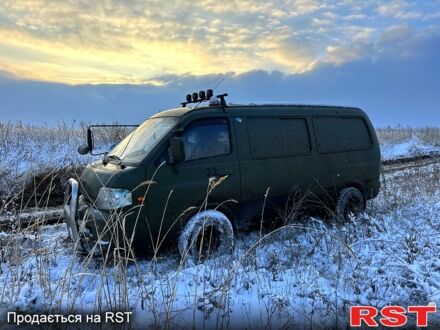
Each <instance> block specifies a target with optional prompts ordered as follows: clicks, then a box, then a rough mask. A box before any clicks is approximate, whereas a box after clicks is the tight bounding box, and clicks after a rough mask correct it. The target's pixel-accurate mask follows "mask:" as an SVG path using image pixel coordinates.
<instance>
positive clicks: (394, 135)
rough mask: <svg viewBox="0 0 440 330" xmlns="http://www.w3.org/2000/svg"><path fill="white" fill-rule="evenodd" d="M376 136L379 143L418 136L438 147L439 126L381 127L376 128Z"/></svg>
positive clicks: (399, 140) (402, 140)
mask: <svg viewBox="0 0 440 330" xmlns="http://www.w3.org/2000/svg"><path fill="white" fill-rule="evenodd" d="M376 134H377V138H378V139H379V143H380V144H381V145H385V144H391V145H393V144H399V143H402V142H406V141H408V140H410V139H411V138H413V137H415V138H418V139H419V140H420V141H421V142H424V143H427V144H430V145H432V146H436V147H440V127H420V128H412V127H403V126H396V127H391V126H388V127H383V128H376Z"/></svg>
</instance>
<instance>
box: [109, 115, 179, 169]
mask: <svg viewBox="0 0 440 330" xmlns="http://www.w3.org/2000/svg"><path fill="white" fill-rule="evenodd" d="M177 121H178V119H177V118H176V117H162V118H151V119H148V120H147V121H145V122H144V123H143V124H142V125H141V126H139V127H138V128H137V129H135V130H134V131H133V132H131V133H130V134H129V135H128V136H127V137H126V138H125V139H123V140H122V141H121V142H119V143H118V144H117V145H116V146H115V147H114V148H113V149H112V150H111V151H110V152H109V153H108V155H107V157H108V158H110V159H111V158H120V160H121V161H124V162H128V163H138V162H140V161H141V160H142V159H143V158H144V157H145V156H146V155H147V154H148V153H149V152H150V151H151V150H152V149H153V148H154V147H155V146H156V145H157V144H158V143H159V142H160V141H161V140H162V138H163V137H164V136H165V135H166V134H167V133H168V132H169V131H171V129H172V128H173V127H174V126H175V125H176V123H177Z"/></svg>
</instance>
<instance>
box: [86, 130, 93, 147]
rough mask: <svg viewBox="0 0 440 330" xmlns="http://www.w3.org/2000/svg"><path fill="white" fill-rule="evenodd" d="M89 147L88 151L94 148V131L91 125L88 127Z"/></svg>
mask: <svg viewBox="0 0 440 330" xmlns="http://www.w3.org/2000/svg"><path fill="white" fill-rule="evenodd" d="M87 148H89V151H88V152H91V151H92V150H93V133H92V130H91V128H90V127H88V128H87Z"/></svg>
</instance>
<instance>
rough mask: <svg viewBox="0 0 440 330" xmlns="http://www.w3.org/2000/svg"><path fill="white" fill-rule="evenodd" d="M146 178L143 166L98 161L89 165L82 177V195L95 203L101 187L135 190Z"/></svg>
mask: <svg viewBox="0 0 440 330" xmlns="http://www.w3.org/2000/svg"><path fill="white" fill-rule="evenodd" d="M144 178H145V168H144V167H143V166H125V167H121V166H119V165H116V164H112V163H107V164H106V165H104V164H103V163H102V162H101V161H97V162H94V163H91V164H89V165H87V167H86V168H85V169H84V171H83V173H82V174H81V177H80V189H81V194H82V195H83V196H84V198H85V199H86V200H88V201H89V202H91V203H94V201H95V200H96V198H97V197H98V192H99V189H100V188H101V187H109V188H119V189H128V190H130V191H131V190H133V189H134V188H135V187H136V186H137V185H139V183H141V182H142V181H143V180H144Z"/></svg>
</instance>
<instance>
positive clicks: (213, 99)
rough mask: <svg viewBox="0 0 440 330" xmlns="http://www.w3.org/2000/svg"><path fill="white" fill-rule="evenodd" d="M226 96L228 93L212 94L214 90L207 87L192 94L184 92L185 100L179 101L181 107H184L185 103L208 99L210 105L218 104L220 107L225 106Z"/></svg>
mask: <svg viewBox="0 0 440 330" xmlns="http://www.w3.org/2000/svg"><path fill="white" fill-rule="evenodd" d="M226 96H228V93H224V94H219V95H216V96H214V92H213V90H212V89H208V90H207V91H206V92H205V91H200V92H198V93H197V92H195V93H192V94H186V97H185V98H186V101H185V102H182V103H180V104H181V105H182V107H183V108H185V107H186V105H187V104H190V103H201V102H207V101H209V105H210V106H215V105H220V106H221V107H223V108H224V107H227V104H226V101H225V97H226Z"/></svg>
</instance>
